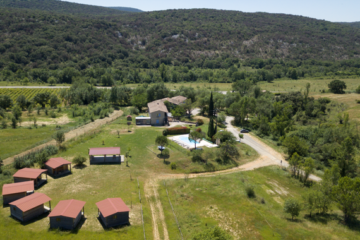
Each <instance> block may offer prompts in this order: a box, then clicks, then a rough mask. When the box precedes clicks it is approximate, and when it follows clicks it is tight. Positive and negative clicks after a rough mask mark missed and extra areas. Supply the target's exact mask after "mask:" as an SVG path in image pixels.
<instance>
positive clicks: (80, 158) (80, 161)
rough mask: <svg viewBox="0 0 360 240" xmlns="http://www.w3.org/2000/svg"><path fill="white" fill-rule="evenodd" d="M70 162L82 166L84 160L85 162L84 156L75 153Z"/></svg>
mask: <svg viewBox="0 0 360 240" xmlns="http://www.w3.org/2000/svg"><path fill="white" fill-rule="evenodd" d="M72 162H73V163H74V164H75V165H77V166H82V165H84V162H86V158H85V157H83V156H81V155H77V156H76V157H74V159H73V161H72Z"/></svg>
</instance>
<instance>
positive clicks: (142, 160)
mask: <svg viewBox="0 0 360 240" xmlns="http://www.w3.org/2000/svg"><path fill="white" fill-rule="evenodd" d="M124 115H126V114H124ZM126 122H127V121H126V118H125V116H123V117H121V118H119V119H117V120H115V121H114V122H112V123H111V124H108V125H104V126H103V127H102V128H101V130H100V131H99V132H96V133H93V134H91V133H89V134H87V135H85V136H83V137H79V138H76V139H73V140H70V141H69V142H67V143H66V144H65V147H66V151H63V152H60V153H59V154H58V155H56V156H54V157H57V156H61V157H63V158H65V159H67V160H70V161H71V160H72V159H73V157H74V156H76V155H78V154H80V155H82V156H84V157H86V158H87V159H88V149H89V148H91V147H110V146H111V147H116V146H119V147H120V148H121V154H124V155H125V153H126V151H128V149H129V148H130V149H131V150H130V156H131V157H129V158H127V159H126V160H127V161H128V165H129V166H126V164H125V163H124V164H121V165H89V160H87V162H86V167H84V168H73V173H72V174H71V175H68V176H65V177H61V178H58V179H52V178H51V177H50V178H49V181H48V183H47V184H46V185H44V186H42V187H41V188H40V189H39V190H37V191H38V192H42V193H45V194H47V195H48V196H49V197H50V198H52V203H51V204H52V207H54V206H56V204H57V203H58V202H59V201H60V200H64V199H71V198H74V199H78V200H83V201H86V205H85V216H86V220H85V221H84V222H83V223H82V225H81V228H80V230H78V231H75V232H72V233H71V232H63V231H53V230H49V220H48V218H47V217H46V216H43V217H42V218H40V219H37V220H35V221H31V222H29V223H26V224H21V223H19V222H18V221H16V220H15V219H13V218H11V217H10V216H9V208H8V207H4V208H1V209H0V239H19V238H24V239H28V238H38V239H59V238H61V239H113V238H121V239H143V230H142V224H141V215H140V203H139V200H138V199H139V198H138V196H139V192H138V187H137V180H136V179H139V182H140V189H141V195H142V199H143V201H142V204H143V205H142V207H143V210H144V222H145V230H146V239H152V238H153V236H152V223H151V222H152V221H151V213H150V209H149V205H148V201H147V200H145V198H144V192H143V186H144V183H145V182H146V181H148V180H149V179H152V178H153V177H154V176H157V175H158V174H164V173H188V172H194V171H196V172H198V171H205V169H204V165H203V164H199V163H193V162H192V161H191V157H190V156H189V155H188V154H187V151H186V150H185V149H182V148H181V147H180V146H178V145H175V144H171V145H170V146H168V148H169V149H170V158H169V159H166V162H165V163H164V161H163V159H162V158H160V157H159V151H158V150H157V149H156V145H155V138H156V136H157V135H160V134H161V133H162V131H163V128H154V127H135V126H131V128H130V129H131V132H128V130H127V129H128V127H127V124H126ZM203 128H207V126H206V124H205V125H204V126H203ZM118 130H119V132H120V137H118V134H117V131H118ZM29 131H30V130H29ZM103 141H104V145H102V143H103ZM238 147H239V149H240V152H241V158H240V159H239V160H238V161H237V163H236V165H238V164H243V163H245V162H248V161H251V160H253V159H255V158H256V157H257V154H256V153H255V151H254V150H252V149H250V148H249V147H247V146H243V145H242V144H239V145H238ZM212 150H214V149H212ZM171 162H175V163H176V164H177V169H176V170H171V168H170V165H169V164H170V163H171ZM216 164H217V165H216ZM214 165H215V166H216V167H217V168H218V169H225V168H230V167H233V166H234V164H228V165H221V164H218V163H215V162H214ZM131 179H132V180H131ZM11 181H12V178H11V176H10V177H9V178H8V182H11ZM108 197H121V198H123V200H124V201H125V203H126V204H127V205H128V206H131V204H132V209H131V215H130V222H131V225H130V226H127V227H123V228H120V229H115V230H104V229H103V228H102V226H101V225H100V223H99V222H98V220H97V218H96V214H97V208H96V205H95V203H96V202H98V201H100V200H103V199H105V198H108Z"/></svg>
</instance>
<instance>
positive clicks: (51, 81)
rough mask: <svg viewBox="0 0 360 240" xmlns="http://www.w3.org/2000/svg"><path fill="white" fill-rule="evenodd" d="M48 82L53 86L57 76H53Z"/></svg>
mask: <svg viewBox="0 0 360 240" xmlns="http://www.w3.org/2000/svg"><path fill="white" fill-rule="evenodd" d="M47 82H48V83H49V84H50V86H53V85H55V83H56V79H55V77H53V76H51V77H49V78H48V80H47Z"/></svg>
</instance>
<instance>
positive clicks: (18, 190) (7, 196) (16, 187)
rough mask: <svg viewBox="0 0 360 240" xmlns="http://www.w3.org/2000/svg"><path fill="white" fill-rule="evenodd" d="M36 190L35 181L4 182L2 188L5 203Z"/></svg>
mask: <svg viewBox="0 0 360 240" xmlns="http://www.w3.org/2000/svg"><path fill="white" fill-rule="evenodd" d="M33 192H34V183H32V182H29V181H27V182H19V183H10V184H4V185H3V188H2V196H3V203H4V204H8V203H11V202H13V201H16V200H18V199H20V198H23V197H26V196H27V195H29V194H31V193H33Z"/></svg>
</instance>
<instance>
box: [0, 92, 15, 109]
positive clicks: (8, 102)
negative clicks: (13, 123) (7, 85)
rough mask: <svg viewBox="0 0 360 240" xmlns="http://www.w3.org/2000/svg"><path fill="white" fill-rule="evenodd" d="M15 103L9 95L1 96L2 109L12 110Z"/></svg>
mask: <svg viewBox="0 0 360 240" xmlns="http://www.w3.org/2000/svg"><path fill="white" fill-rule="evenodd" d="M12 105H13V101H12V99H11V98H10V96H9V95H0V107H1V108H3V109H5V110H6V109H7V108H11V107H12Z"/></svg>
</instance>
